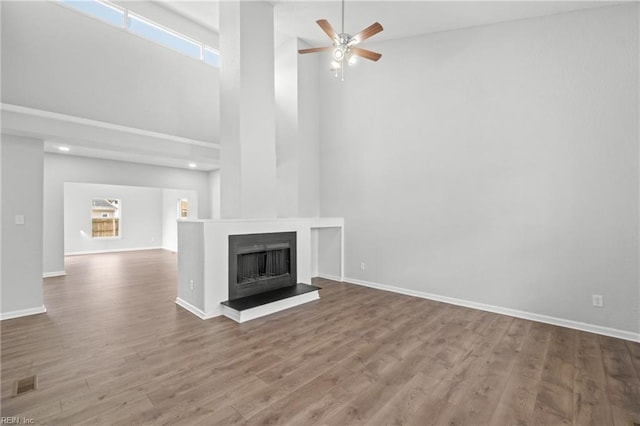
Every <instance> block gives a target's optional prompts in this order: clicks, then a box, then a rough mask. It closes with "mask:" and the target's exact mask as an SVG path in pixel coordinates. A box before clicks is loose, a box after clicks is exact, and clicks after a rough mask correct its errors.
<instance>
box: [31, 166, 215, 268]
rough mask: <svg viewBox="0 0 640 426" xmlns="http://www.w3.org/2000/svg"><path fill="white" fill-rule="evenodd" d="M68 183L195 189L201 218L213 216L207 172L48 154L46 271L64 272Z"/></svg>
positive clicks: (46, 174) (45, 226)
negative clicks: (65, 206) (65, 205)
mask: <svg viewBox="0 0 640 426" xmlns="http://www.w3.org/2000/svg"><path fill="white" fill-rule="evenodd" d="M65 182H76V183H98V184H107V185H125V186H141V187H149V188H167V189H181V190H193V191H195V192H196V193H197V195H198V217H199V218H209V217H210V211H209V210H210V205H211V203H210V201H209V196H210V190H209V176H208V173H207V172H201V171H195V170H184V169H174V168H169V167H158V166H148V165H142V164H135V163H125V162H120V161H109V160H99V159H93V158H83V157H74V156H69V155H60V154H45V160H44V265H43V272H44V273H56V272H62V271H64V250H65V249H64V191H63V189H64V183H65ZM159 245H160V244H159V243H158V244H156V246H159Z"/></svg>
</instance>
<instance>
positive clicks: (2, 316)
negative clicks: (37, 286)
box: [0, 305, 47, 321]
mask: <svg viewBox="0 0 640 426" xmlns="http://www.w3.org/2000/svg"><path fill="white" fill-rule="evenodd" d="M45 312H47V308H45V307H44V305H42V306H38V307H37V308H29V309H20V310H17V311H11V312H3V313H0V321H4V320H9V319H13V318H20V317H26V316H29V315H37V314H44V313H45Z"/></svg>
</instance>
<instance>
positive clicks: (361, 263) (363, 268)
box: [360, 262, 367, 271]
mask: <svg viewBox="0 0 640 426" xmlns="http://www.w3.org/2000/svg"><path fill="white" fill-rule="evenodd" d="M366 266H367V265H365V264H364V262H360V270H362V271H364V270H365V269H366Z"/></svg>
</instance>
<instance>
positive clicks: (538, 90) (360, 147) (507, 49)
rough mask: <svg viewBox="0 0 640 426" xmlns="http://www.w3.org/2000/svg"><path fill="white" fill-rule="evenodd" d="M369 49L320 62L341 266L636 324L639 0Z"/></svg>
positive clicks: (325, 198) (449, 291)
mask: <svg viewBox="0 0 640 426" xmlns="http://www.w3.org/2000/svg"><path fill="white" fill-rule="evenodd" d="M367 48H370V49H372V50H375V51H379V52H382V53H383V55H384V56H383V58H382V59H381V60H380V62H378V63H376V64H372V63H367V62H366V61H362V62H361V63H360V64H359V65H358V66H357V67H355V68H351V69H349V70H348V71H349V72H348V73H346V75H345V80H346V81H345V82H344V83H340V82H339V81H337V79H335V78H333V77H332V76H331V75H329V73H327V75H325V76H322V75H321V82H322V85H323V87H322V92H321V93H322V94H323V97H324V99H323V123H322V124H323V127H322V142H321V173H320V176H321V201H320V204H321V214H322V215H323V216H344V217H345V230H346V236H345V238H346V243H345V244H346V276H347V279H349V278H351V279H356V280H362V281H368V282H373V283H379V284H385V285H391V286H396V287H400V288H403V289H408V290H413V291H419V292H423V293H431V294H435V295H441V296H448V297H452V298H458V299H463V300H467V301H472V302H477V303H484V304H489V305H495V306H499V307H504V308H511V309H516V310H521V311H526V312H532V313H536V314H541V315H548V316H552V317H557V318H563V319H568V320H573V321H580V322H585V323H589V324H594V325H599V326H604V327H611V328H615V329H619V330H626V331H631V332H636V333H637V332H638V331H640V330H639V326H640V315H639V313H638V310H639V307H640V288H639V284H638V282H639V281H638V279H639V276H638V255H639V253H638V231H639V229H638V218H639V217H640V214H639V213H640V212H639V209H638V201H639V197H638V190H639V185H638V177H639V174H638V173H639V169H638V155H639V149H638V136H639V135H638V113H639V109H638V90H639V86H638V77H639V76H638V59H639V58H638V4H628V5H622V6H611V7H602V8H597V9H590V10H586V11H581V12H576V13H568V14H562V15H555V16H549V17H542V18H537V19H529V20H522V21H518V22H511V23H503V24H497V25H490V26H483V27H476V28H471V29H464V30H458V31H450V32H443V33H438V34H433V35H429V36H422V37H414V38H408V39H403V40H398V41H390V42H383V43H379V44H376V43H371V44H367ZM360 262H365V264H366V268H365V270H364V271H363V270H361V269H360ZM321 268H322V265H321ZM320 273H323V271H322V270H321V271H320ZM592 294H602V295H604V302H605V305H604V308H594V307H592V305H591V295H592Z"/></svg>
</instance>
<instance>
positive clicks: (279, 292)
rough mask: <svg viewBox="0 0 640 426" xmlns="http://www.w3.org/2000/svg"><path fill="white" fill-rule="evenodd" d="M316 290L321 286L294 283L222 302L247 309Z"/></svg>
mask: <svg viewBox="0 0 640 426" xmlns="http://www.w3.org/2000/svg"><path fill="white" fill-rule="evenodd" d="M316 290H320V287H316V286H314V285H309V284H294V285H292V286H288V287H282V288H277V289H275V290H271V291H267V292H265V293H259V294H254V295H252V296H247V297H241V298H239V299H233V300H227V301H225V302H222V304H223V305H226V306H228V307H230V308H233V309H235V310H236V311H245V310H247V309H251V308H255V307H257V306H262V305H266V304H267V303H272V302H277V301H278V300H284V299H288V298H290V297H294V296H299V295H301V294H305V293H309V292H312V291H316Z"/></svg>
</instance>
